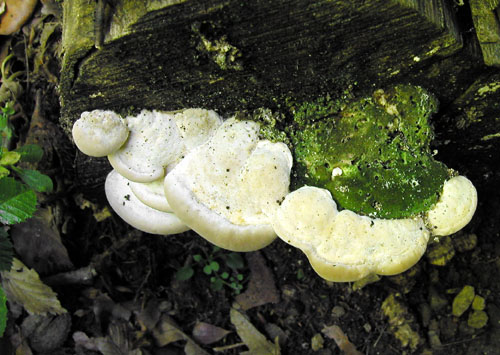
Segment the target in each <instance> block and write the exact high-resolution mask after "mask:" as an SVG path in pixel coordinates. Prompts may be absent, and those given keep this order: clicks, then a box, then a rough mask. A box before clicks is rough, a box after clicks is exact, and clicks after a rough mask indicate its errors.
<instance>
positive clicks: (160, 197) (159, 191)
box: [129, 177, 172, 212]
mask: <svg viewBox="0 0 500 355" xmlns="http://www.w3.org/2000/svg"><path fill="white" fill-rule="evenodd" d="M164 180H165V178H164V177H161V178H159V179H158V180H155V181H152V182H134V181H130V184H129V186H130V189H131V190H132V192H133V193H134V195H135V196H137V198H138V199H139V200H140V201H141V202H142V203H144V204H145V205H147V206H149V207H152V208H154V209H156V210H159V211H163V212H172V207H170V205H169V203H168V201H167V198H166V197H165V190H164V188H163V181H164Z"/></svg>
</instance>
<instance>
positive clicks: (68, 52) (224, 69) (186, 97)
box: [61, 0, 462, 127]
mask: <svg viewBox="0 0 500 355" xmlns="http://www.w3.org/2000/svg"><path fill="white" fill-rule="evenodd" d="M448 4H449V2H448V1H445V0H433V1H428V0H398V1H396V0H391V1H388V0H352V1H351V0H350V1H345V0H318V1H313V2H311V1H304V0H276V1H268V0H254V1H245V2H242V1H236V0H203V1H195V0H169V1H165V0H163V1H160V0H147V1H144V0H141V1H135V0H114V1H111V0H108V1H107V2H106V1H104V0H98V1H89V0H73V1H65V2H64V39H63V45H64V50H65V55H64V60H63V69H62V75H61V103H62V122H63V123H64V125H65V126H66V127H70V126H71V124H72V122H73V121H74V120H75V119H77V118H78V117H79V115H80V113H81V112H82V111H85V110H91V109H95V108H101V109H114V110H121V111H127V110H131V109H139V108H149V109H153V108H154V109H164V110H174V109H179V108H184V107H204V108H213V109H217V110H218V111H219V112H221V113H223V114H228V113H232V112H235V111H239V110H252V109H255V108H257V107H267V108H271V109H277V108H279V106H280V105H281V104H282V103H283V102H284V101H285V100H286V99H287V98H293V99H296V100H304V99H307V98H311V97H316V96H319V95H325V94H326V93H329V94H333V95H337V94H339V93H341V92H343V91H344V90H346V88H349V87H352V86H357V87H359V88H364V87H365V88H373V85H376V86H380V85H384V84H386V83H387V82H388V81H394V80H396V81H401V80H405V78H406V77H407V76H408V75H409V73H412V72H415V71H418V70H419V68H421V67H424V66H426V65H428V63H432V62H433V61H436V60H438V59H440V58H444V57H446V56H450V55H453V54H454V53H457V52H458V51H459V50H460V48H461V45H462V42H461V37H460V34H459V29H458V27H457V23H456V21H455V17H454V12H453V9H452V8H451V7H450V6H448Z"/></svg>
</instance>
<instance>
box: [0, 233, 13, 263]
mask: <svg viewBox="0 0 500 355" xmlns="http://www.w3.org/2000/svg"><path fill="white" fill-rule="evenodd" d="M13 257H14V247H13V246H12V243H11V242H10V239H9V235H8V234H7V232H6V231H5V230H4V229H3V228H0V271H4V270H10V267H11V266H12V258H13Z"/></svg>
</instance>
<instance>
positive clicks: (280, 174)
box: [73, 86, 477, 282]
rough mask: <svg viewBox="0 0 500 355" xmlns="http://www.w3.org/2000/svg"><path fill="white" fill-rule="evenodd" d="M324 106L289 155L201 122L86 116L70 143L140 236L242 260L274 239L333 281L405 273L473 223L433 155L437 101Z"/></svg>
mask: <svg viewBox="0 0 500 355" xmlns="http://www.w3.org/2000/svg"><path fill="white" fill-rule="evenodd" d="M322 105H323V106H322V107H314V104H307V105H305V106H303V107H296V108H294V109H293V110H292V113H293V114H294V115H295V118H294V122H292V124H291V125H292V126H293V127H294V128H295V131H294V132H291V131H290V132H291V133H290V132H288V134H289V135H290V142H291V143H292V145H293V155H292V152H291V151H290V149H289V147H288V146H287V145H286V144H284V143H281V142H272V141H270V140H265V139H262V138H261V136H262V135H261V134H260V130H261V126H260V124H259V123H257V122H254V121H251V120H239V119H237V118H235V117H233V118H229V119H227V120H222V119H221V118H220V117H219V116H218V115H217V114H216V113H215V112H214V111H209V110H204V109H186V110H181V111H176V112H159V111H146V110H144V111H142V112H141V113H140V114H139V115H137V116H129V117H125V118H122V117H120V116H118V115H117V114H115V113H114V112H112V111H99V110H95V111H92V112H84V113H83V114H82V115H81V118H80V119H79V120H78V121H76V122H75V125H74V126H73V138H74V140H75V143H76V145H77V146H78V148H79V149H80V150H81V151H82V152H83V153H85V154H88V155H91V156H107V157H108V159H109V161H110V163H111V165H112V166H113V168H114V170H113V171H112V172H111V173H110V174H109V175H108V177H107V179H106V183H105V191H106V196H107V198H108V201H109V203H110V205H111V207H112V208H113V209H114V210H115V211H116V213H117V214H118V215H119V216H120V217H121V218H122V219H124V220H125V221H126V222H128V223H129V224H131V225H132V226H134V227H135V228H137V229H140V230H142V231H145V232H148V233H152V234H161V235H167V234H176V233H181V232H183V231H186V230H188V229H192V230H194V231H195V232H196V233H198V234H199V235H200V236H202V237H203V238H205V239H207V240H208V241H210V242H211V243H213V244H215V245H217V246H219V247H222V248H225V249H229V250H233V251H252V250H257V249H260V248H263V247H265V246H267V245H268V244H270V243H271V242H272V241H273V240H274V239H275V238H276V236H278V237H279V238H280V239H282V240H283V241H285V242H286V243H288V244H290V245H292V246H295V247H297V248H300V249H301V250H302V251H303V252H304V253H305V254H306V255H307V257H308V259H309V261H310V263H311V265H312V267H313V268H314V269H315V271H316V272H317V273H318V274H319V275H320V276H322V277H323V278H325V279H327V280H330V281H337V282H343V281H355V280H358V279H361V278H363V277H366V276H368V275H370V274H380V275H393V274H398V273H401V272H403V271H405V270H407V269H408V268H410V267H411V266H412V265H414V264H415V263H416V262H417V261H418V260H419V259H420V258H421V256H422V255H423V254H424V252H425V250H426V248H427V244H428V242H429V240H430V238H431V237H434V238H437V237H438V236H444V235H450V234H452V233H455V232H457V231H458V230H460V229H461V228H463V227H464V226H465V225H466V224H467V223H468V222H469V221H470V220H471V218H472V216H473V214H474V212H475V209H476V205H477V193H476V189H475V188H474V186H473V185H472V183H471V182H470V181H469V180H468V179H467V178H465V177H463V176H460V175H458V174H456V173H455V172H454V171H452V170H450V169H448V168H446V167H445V166H444V164H442V163H439V162H437V161H435V160H434V158H433V156H432V153H431V152H430V148H429V144H430V141H431V140H432V129H431V127H430V125H429V122H428V118H429V116H430V114H431V113H433V112H434V111H435V110H436V107H437V101H436V100H435V99H434V98H433V97H432V96H431V95H430V94H428V93H427V92H426V91H425V90H423V89H422V88H420V87H414V86H396V87H394V88H392V89H390V90H388V91H386V92H384V91H381V90H378V91H376V92H375V93H374V94H373V95H372V97H369V98H364V99H362V100H358V101H355V102H351V103H349V104H347V105H330V104H326V105H325V103H324V102H323V103H322ZM315 115H322V116H323V117H328V119H326V120H325V119H321V118H318V117H316V116H315ZM325 115H326V116H325ZM292 167H293V169H294V170H293V172H292ZM291 177H293V181H291V180H290V179H291ZM290 186H291V187H292V188H291V189H292V190H294V191H293V192H290Z"/></svg>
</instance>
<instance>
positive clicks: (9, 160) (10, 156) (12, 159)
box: [0, 151, 21, 165]
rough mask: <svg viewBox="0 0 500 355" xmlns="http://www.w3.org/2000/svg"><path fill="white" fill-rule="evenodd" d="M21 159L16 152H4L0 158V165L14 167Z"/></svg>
mask: <svg viewBox="0 0 500 355" xmlns="http://www.w3.org/2000/svg"><path fill="white" fill-rule="evenodd" d="M19 159H21V154H19V153H18V152H9V151H5V152H3V154H2V157H1V158H0V165H14V164H15V163H17V162H18V161H19Z"/></svg>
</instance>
